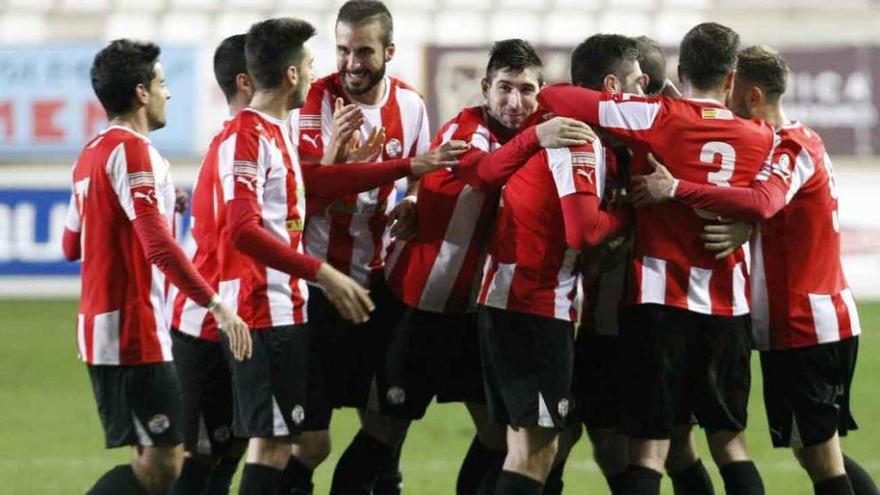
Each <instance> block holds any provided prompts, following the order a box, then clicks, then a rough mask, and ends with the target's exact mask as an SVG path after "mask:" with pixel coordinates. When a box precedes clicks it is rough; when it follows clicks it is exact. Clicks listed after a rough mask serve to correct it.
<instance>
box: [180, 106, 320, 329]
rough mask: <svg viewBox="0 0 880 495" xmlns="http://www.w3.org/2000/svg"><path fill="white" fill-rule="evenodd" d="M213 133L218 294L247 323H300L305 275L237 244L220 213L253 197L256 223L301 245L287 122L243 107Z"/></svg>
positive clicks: (301, 193)
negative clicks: (257, 211) (294, 273)
mask: <svg viewBox="0 0 880 495" xmlns="http://www.w3.org/2000/svg"><path fill="white" fill-rule="evenodd" d="M217 139H218V140H219V141H220V143H219V144H218V146H217V172H216V182H215V186H214V190H215V193H216V194H217V195H218V198H217V201H216V204H215V208H216V222H217V224H216V229H217V231H218V232H219V242H218V244H217V256H218V260H219V270H220V283H219V287H220V297H221V299H222V300H223V302H225V303H227V304H229V305H230V306H231V307H232V308H233V309H235V310H236V311H237V312H238V314H239V316H241V318H242V319H243V320H244V321H245V323H247V324H248V326H250V327H251V329H264V328H269V327H277V326H283V325H294V324H296V325H298V324H302V323H305V322H306V312H305V304H306V300H307V298H308V287H307V286H306V283H305V281H304V280H302V279H300V278H297V277H292V276H291V275H288V274H287V273H284V272H282V271H279V270H275V269H273V268H270V267H268V266H266V265H265V264H263V263H261V262H259V261H257V260H255V259H253V258H252V257H250V256H247V255H245V254H243V253H241V252H240V251H238V250H237V249H236V248H235V246H234V245H233V241H232V232H231V231H230V228H229V225H228V224H227V219H226V203H228V202H229V201H232V200H233V199H247V200H253V201H256V202H257V203H258V204H259V208H260V217H261V220H260V223H261V224H262V226H263V228H265V229H266V230H267V231H268V232H269V234H271V235H273V236H275V237H278V238H279V239H280V240H281V241H282V242H284V244H286V245H288V246H290V248H291V249H293V250H294V251H296V252H298V253H302V252H303V243H302V234H303V222H304V219H305V211H306V200H305V190H304V187H303V176H302V170H301V169H300V166H299V156H298V155H297V151H296V146H294V145H293V143H291V141H290V124H289V122H287V121H286V120H279V119H276V118H273V117H271V116H269V115H266V114H264V113H261V112H258V111H256V110H254V109H251V108H246V109H244V110H242V111H241V112H239V113H238V114H237V115H236V116H235V118H234V119H233V120H232V121H230V122H229V124H227V126H226V127H225V128H224V130H223V132H222V133H221V134H220V136H219V137H218V138H217ZM197 221H198V220H197Z"/></svg>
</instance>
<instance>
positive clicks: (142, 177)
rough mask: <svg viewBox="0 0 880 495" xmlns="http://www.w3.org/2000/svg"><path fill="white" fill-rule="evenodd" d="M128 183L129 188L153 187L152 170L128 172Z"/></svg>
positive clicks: (154, 179)
mask: <svg viewBox="0 0 880 495" xmlns="http://www.w3.org/2000/svg"><path fill="white" fill-rule="evenodd" d="M128 183H129V184H130V185H131V188H132V189H134V188H136V187H153V186H155V185H156V177H155V176H154V175H153V172H133V173H130V174H128Z"/></svg>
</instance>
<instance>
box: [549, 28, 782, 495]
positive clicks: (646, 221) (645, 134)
mask: <svg viewBox="0 0 880 495" xmlns="http://www.w3.org/2000/svg"><path fill="white" fill-rule="evenodd" d="M738 43H739V36H738V35H737V34H736V33H735V32H734V31H733V30H731V29H729V28H727V27H725V26H721V25H719V24H716V23H704V24H700V25H698V26H696V27H694V28H693V29H691V30H690V31H689V32H688V33H687V35H685V37H684V38H683V40H682V42H681V47H680V53H681V55H680V61H679V76H680V78H681V79H682V80H684V81H686V82H688V83H689V85H690V93H691V95H690V97H689V98H686V99H683V100H676V99H670V98H647V99H646V98H639V97H637V96H631V95H608V94H604V95H603V94H602V93H600V92H597V91H592V90H589V89H585V88H576V87H571V86H565V85H559V86H554V87H550V88H547V89H546V90H545V91H544V92H542V94H541V95H540V96H539V100H540V101H541V102H542V104H544V105H546V106H547V107H548V108H549V109H550V110H551V111H553V112H554V113H557V114H560V115H566V116H572V117H575V118H579V119H581V120H584V121H586V122H587V123H593V124H597V125H600V126H601V127H603V128H604V129H605V130H607V131H608V132H610V133H613V134H615V135H616V136H618V137H620V138H621V139H622V140H624V142H626V143H628V144H629V145H630V146H631V147H634V148H636V149H643V150H645V151H651V152H652V153H654V154H655V155H657V156H658V157H659V158H661V160H663V161H665V162H672V163H675V165H674V167H675V170H676V172H677V173H679V174H681V175H682V177H683V178H687V179H689V180H692V181H694V182H699V183H702V184H710V185H715V186H728V185H747V184H748V183H749V182H750V181H751V178H752V177H754V175H755V174H756V173H757V171H758V170H760V168H761V166H762V164H763V163H764V161H765V160H766V159H768V157H769V155H770V151H771V149H772V145H773V133H772V130H771V129H770V128H769V127H768V126H766V125H765V124H763V123H761V122H753V121H748V120H744V119H739V118H737V117H736V116H734V115H733V112H732V111H730V110H729V109H727V108H725V107H724V104H723V102H724V101H725V100H726V97H727V95H728V94H729V93H730V91H731V89H732V86H733V78H734V74H735V65H736V53H737V47H738ZM576 82H577V81H576ZM633 172H634V173H636V174H637V173H647V172H649V170H648V169H647V168H646V169H643V170H634V171H633ZM707 217H708V218H709V219H714V218H715V217H714V216H711V215H709V214H707V213H706V212H697V211H694V210H691V209H689V208H686V207H684V206H682V205H676V203H664V204H662V205H657V206H654V207H651V208H643V209H640V210H639V211H638V212H637V214H636V236H635V242H634V251H635V256H634V257H633V262H632V265H631V266H632V274H631V277H630V280H631V285H630V287H631V291H630V292H631V298H630V300H631V302H633V303H634V305H633V306H632V307H631V308H630V309H628V310H627V311H626V312H625V313H623V314H622V317H623V318H622V321H621V335H620V339H621V341H620V343H621V345H620V352H621V365H622V366H624V367H625V369H626V373H623V374H622V375H621V379H622V387H621V389H622V390H625V391H626V393H625V394H623V397H622V406H623V407H622V409H621V425H620V430H621V432H622V433H624V434H626V435H627V436H629V438H630V455H631V457H630V459H629V462H630V465H629V467H628V468H627V471H626V482H625V492H626V493H637V494H642V493H644V494H652V493H659V489H660V480H661V477H662V474H661V473H662V471H663V468H664V464H665V461H666V458H667V455H668V451H669V444H670V442H669V439H670V437H671V435H672V433H673V430H674V429H675V426H676V425H680V424H682V423H683V422H685V421H687V419H688V418H689V417H690V414H691V413H693V414H694V415H695V416H696V419H697V421H698V422H699V424H700V425H701V426H702V427H703V428H704V429H705V430H706V432H707V438H708V443H709V446H710V450H711V453H712V457H713V459H714V460H715V462H716V464H717V465H718V466H719V467H720V471H721V474H722V477H723V478H724V483H725V491H726V492H727V493H730V494H761V493H763V490H764V489H763V483H762V481H761V478H760V475H759V474H758V471H757V469H756V468H755V466H754V463H752V462H751V460H750V459H749V456H748V453H747V450H746V448H745V442H744V435H743V430H744V429H745V425H746V418H747V404H748V393H749V387H750V369H749V356H750V335H749V319H748V313H749V302H748V298H747V291H746V287H747V284H748V273H747V270H746V269H745V267H746V258H745V254H744V253H743V252H742V249H739V248H737V249H735V250H734V252H733V253H732V255H731V256H725V257H723V258H722V259H715V257H714V256H712V255H710V254H708V253H707V252H706V251H705V250H704V249H703V247H702V243H701V241H700V239H699V235H700V234H701V233H702V231H703V228H704V227H705V225H706V224H707V223H708V222H709V221H710V220H709V219H707Z"/></svg>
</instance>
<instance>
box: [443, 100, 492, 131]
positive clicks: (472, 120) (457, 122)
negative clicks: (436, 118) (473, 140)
mask: <svg viewBox="0 0 880 495" xmlns="http://www.w3.org/2000/svg"><path fill="white" fill-rule="evenodd" d="M453 125H454V126H456V129H457V132H458V133H472V132H475V131H476V130H477V129H478V128H480V127H486V126H487V124H486V117H485V114H484V112H483V108H482V107H478V106H477V107H468V108H464V109H462V110H461V111H460V112H458V115H456V116H455V117H453V118H452V119H450V120H449V121H447V122H446V124H445V126H446V127H447V128H448V127H450V126H453Z"/></svg>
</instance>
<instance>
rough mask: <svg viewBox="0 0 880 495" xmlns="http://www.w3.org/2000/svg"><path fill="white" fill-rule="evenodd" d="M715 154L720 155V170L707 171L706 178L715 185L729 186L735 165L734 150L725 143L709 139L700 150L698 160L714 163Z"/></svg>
mask: <svg viewBox="0 0 880 495" xmlns="http://www.w3.org/2000/svg"><path fill="white" fill-rule="evenodd" d="M715 155H721V170H718V171H717V172H709V177H708V180H709V182H710V183H712V184H715V185H716V186H721V187H730V178H731V177H733V168H734V167H735V166H736V150H735V149H733V146H731V145H729V144H727V143H722V142H721V141H709V142H708V143H706V144H704V145H703V149H702V150H700V161H701V162H703V163H715Z"/></svg>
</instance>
